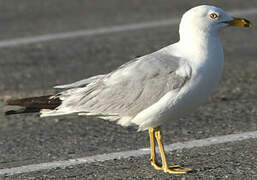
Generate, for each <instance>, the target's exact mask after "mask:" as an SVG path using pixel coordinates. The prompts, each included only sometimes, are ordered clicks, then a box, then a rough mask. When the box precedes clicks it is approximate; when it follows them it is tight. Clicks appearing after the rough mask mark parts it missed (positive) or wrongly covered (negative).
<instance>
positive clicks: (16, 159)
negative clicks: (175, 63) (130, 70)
mask: <svg viewBox="0 0 257 180" xmlns="http://www.w3.org/2000/svg"><path fill="white" fill-rule="evenodd" d="M205 2H206V1H189V0H183V1H182V0H181V1H170V0H162V1H155V0H151V1H149V0H148V1H146V0H142V1H138V0H130V1H122V2H121V1H119V0H108V1H101V0H95V1H89V0H88V1H68V0H66V1H57V0H55V1H34V0H19V1H17V0H9V1H5V2H1V3H0V27H1V28H0V41H4V40H5V41H6V40H8V39H14V38H21V37H22V38H23V37H32V36H38V35H43V34H48V33H59V32H71V31H76V30H81V29H96V28H101V27H111V26H112V25H123V24H131V23H141V22H149V21H158V20H162V19H168V18H179V17H180V16H181V15H182V14H183V12H185V11H186V10H187V9H189V8H191V7H193V6H195V5H199V4H206V3H205ZM208 4H215V5H217V6H220V7H222V8H224V9H225V10H228V11H232V10H247V9H250V8H257V1H255V0H251V1H247V3H246V2H242V1H240V0H233V1H225V2H218V3H217V2H216V1H208ZM246 17H247V18H248V19H250V20H251V21H252V22H253V23H254V24H257V15H256V14H253V15H248V16H246ZM256 37H257V30H256V28H253V29H241V28H230V29H226V30H225V31H224V32H223V34H222V40H223V45H224V54H225V69H224V76H223V79H222V81H221V83H220V85H219V87H218V89H217V90H216V92H215V93H214V94H213V96H212V97H211V98H210V100H209V102H208V103H207V104H206V105H205V106H202V107H201V108H199V110H198V111H197V112H195V113H193V114H191V115H189V116H188V117H186V118H184V119H178V120H176V121H173V122H170V124H169V125H167V126H165V127H164V128H163V130H164V131H163V133H164V141H165V144H171V143H175V142H183V141H190V140H195V139H203V138H207V137H213V136H219V135H226V134H233V133H242V132H248V131H256V130H257V51H256V48H257V44H256ZM177 40H178V25H174V26H166V27H156V28H148V29H141V30H134V31H124V32H118V33H108V34H102V35H95V36H86V37H77V38H70V39H62V40H52V41H46V42H39V43H32V44H24V45H19V46H13V47H5V48H0V57H1V58H0V169H4V168H11V167H19V166H22V165H29V164H37V163H42V162H51V161H56V160H65V159H71V158H79V157H85V156H91V155H97V154H103V153H111V152H118V151H126V150H134V149H138V148H144V147H149V143H148V141H149V140H148V136H147V133H146V132H140V133H138V132H136V128H135V127H129V128H123V127H120V126H118V125H115V124H114V123H111V122H108V121H104V120H99V119H93V118H85V117H76V116H71V117H55V118H44V119H40V118H39V116H38V114H34V115H31V114H27V115H14V116H8V117H6V116H4V110H6V109H7V107H5V106H4V101H5V100H6V99H8V98H11V97H12V98H16V97H17V98H18V97H27V96H37V95H45V94H49V93H53V92H54V90H52V89H51V87H52V86H54V85H57V84H66V83H70V82H73V81H76V80H80V79H83V78H86V77H89V76H91V75H95V74H100V73H106V72H109V71H111V70H113V69H115V68H116V67H118V66H119V65H121V64H123V63H124V62H127V61H128V60H130V59H132V58H134V57H137V56H140V55H144V54H147V53H150V52H152V51H155V50H157V49H160V48H161V47H164V46H166V45H168V44H171V43H173V42H175V41H177ZM256 142H257V140H256V139H249V140H244V141H238V142H233V143H226V144H219V145H213V146H207V147H201V148H192V149H186V150H177V151H173V152H172V153H168V157H169V159H170V161H171V162H176V163H182V164H185V165H186V166H190V167H194V169H195V171H194V172H193V173H190V174H187V175H178V176H172V175H168V174H164V173H162V172H158V171H155V170H154V169H153V168H152V167H151V165H150V163H149V160H148V159H149V157H148V156H143V157H137V158H129V159H123V160H110V161H106V162H101V163H100V162H97V163H92V164H83V165H78V166H72V167H68V168H66V169H51V170H43V171H39V172H30V173H24V174H18V175H14V176H7V177H0V179H1V178H5V179H226V178H228V179H237V178H238V179H255V178H256V179H257V153H256V146H257V145H256Z"/></svg>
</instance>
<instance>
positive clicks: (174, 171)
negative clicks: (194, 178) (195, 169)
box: [154, 128, 192, 174]
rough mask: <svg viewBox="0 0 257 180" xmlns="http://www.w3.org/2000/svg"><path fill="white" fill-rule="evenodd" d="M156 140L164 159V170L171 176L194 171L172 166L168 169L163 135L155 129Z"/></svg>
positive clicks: (158, 129)
mask: <svg viewBox="0 0 257 180" xmlns="http://www.w3.org/2000/svg"><path fill="white" fill-rule="evenodd" d="M154 134H155V138H156V141H157V143H158V146H159V149H160V154H161V159H162V168H161V169H162V170H163V171H164V172H167V173H171V174H185V173H187V172H190V171H192V169H190V168H183V167H181V166H179V165H172V166H169V167H168V164H167V161H166V156H165V152H164V148H163V144H162V135H161V130H160V128H155V132H154Z"/></svg>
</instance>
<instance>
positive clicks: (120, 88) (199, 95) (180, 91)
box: [6, 5, 252, 174]
mask: <svg viewBox="0 0 257 180" xmlns="http://www.w3.org/2000/svg"><path fill="white" fill-rule="evenodd" d="M227 26H239V27H251V26H252V24H251V23H250V22H249V21H248V20H246V19H243V18H235V17H231V16H229V15H228V14H227V13H226V12H224V11H223V10H222V9H220V8H217V7H214V6H207V5H202V6H198V7H195V8H192V9H190V10H188V11H187V12H186V13H185V14H184V15H183V17H182V19H181V22H180V26H179V34H180V40H179V41H178V42H177V43H175V44H172V45H170V46H167V47H164V48H162V49H160V50H158V51H156V52H154V53H151V54H148V55H145V56H142V57H139V58H136V59H133V60H132V61H129V62H128V63H126V64H124V65H122V66H120V67H119V68H118V69H116V70H114V71H112V72H110V73H108V74H103V75H97V76H94V77H91V78H88V79H85V80H81V81H78V82H75V83H72V84H68V85H62V86H57V87H56V88H62V89H67V90H63V91H61V92H60V93H58V94H55V95H51V96H41V97H33V98H25V99H18V100H8V101H7V104H8V105H18V106H23V107H25V108H24V109H22V110H11V111H7V112H6V114H7V115H8V114H17V113H27V112H38V111H40V114H41V117H45V116H56V115H67V114H74V113H77V114H79V115H86V116H97V117H99V118H102V119H107V120H111V121H116V122H117V123H118V124H120V125H122V126H129V125H137V126H138V130H139V131H143V130H147V129H148V130H149V136H150V146H151V164H152V165H153V166H154V168H155V169H158V170H163V171H164V172H168V173H173V174H181V173H186V172H189V171H191V169H190V168H183V167H181V166H179V165H172V166H168V165H167V162H166V157H165V152H164V148H163V144H162V136H161V131H160V126H161V125H162V124H164V123H165V122H167V121H172V120H173V119H177V118H180V117H182V116H184V115H185V114H188V113H189V112H191V111H192V110H194V109H196V108H197V107H198V106H199V105H201V104H202V103H203V102H205V101H207V99H208V96H209V95H210V93H211V92H212V91H213V90H214V89H215V87H216V86H217V84H218V81H219V80H220V78H221V75H222V71H223V64H224V62H223V61H224V56H223V49H222V45H221V41H220V38H219V32H220V30H222V29H223V28H225V27H227ZM155 141H157V143H158V146H159V149H160V154H161V160H162V164H158V163H157V161H156V154H155Z"/></svg>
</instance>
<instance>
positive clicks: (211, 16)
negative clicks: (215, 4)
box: [210, 13, 218, 19]
mask: <svg viewBox="0 0 257 180" xmlns="http://www.w3.org/2000/svg"><path fill="white" fill-rule="evenodd" d="M217 17H218V15H217V14H216V13H211V14H210V18H212V19H216V18H217Z"/></svg>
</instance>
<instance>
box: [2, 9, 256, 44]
mask: <svg viewBox="0 0 257 180" xmlns="http://www.w3.org/2000/svg"><path fill="white" fill-rule="evenodd" d="M229 14H231V15H233V16H236V15H237V16H238V15H244V16H247V15H255V14H257V8H251V9H244V10H232V11H230V12H229ZM179 20H180V19H177V18H170V19H164V20H158V21H150V22H143V23H136V24H125V25H117V26H111V27H103V28H98V29H88V30H78V31H72V32H63V33H53V34H45V35H39V36H34V37H24V38H16V39H9V40H2V41H0V48H4V47H13V46H18V45H23V44H31V43H39V42H45V41H52V40H61V39H72V38H78V37H81V36H84V37H85V36H94V35H101V34H109V33H118V32H124V31H133V30H140V29H149V28H156V27H165V26H172V25H176V24H178V23H179Z"/></svg>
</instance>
